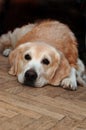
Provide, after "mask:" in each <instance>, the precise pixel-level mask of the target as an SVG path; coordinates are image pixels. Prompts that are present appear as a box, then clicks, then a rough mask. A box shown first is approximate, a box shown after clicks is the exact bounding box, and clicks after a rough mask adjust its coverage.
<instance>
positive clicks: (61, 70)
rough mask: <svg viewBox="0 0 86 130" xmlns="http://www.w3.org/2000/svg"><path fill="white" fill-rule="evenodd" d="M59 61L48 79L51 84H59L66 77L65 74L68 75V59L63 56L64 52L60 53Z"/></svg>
mask: <svg viewBox="0 0 86 130" xmlns="http://www.w3.org/2000/svg"><path fill="white" fill-rule="evenodd" d="M60 55H61V57H60V63H59V66H57V68H56V69H55V72H54V75H53V77H52V79H51V81H50V84H51V85H55V86H58V85H60V82H61V81H62V80H63V79H64V78H66V77H67V76H69V74H70V69H71V67H70V65H69V62H68V60H67V59H66V57H65V56H64V54H62V53H61V54H60Z"/></svg>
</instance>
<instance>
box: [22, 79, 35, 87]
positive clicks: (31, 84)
mask: <svg viewBox="0 0 86 130" xmlns="http://www.w3.org/2000/svg"><path fill="white" fill-rule="evenodd" d="M23 84H24V85H26V86H28V87H36V86H35V82H32V81H27V80H26V79H25V80H24V83H23Z"/></svg>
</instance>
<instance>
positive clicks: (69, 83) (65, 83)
mask: <svg viewBox="0 0 86 130" xmlns="http://www.w3.org/2000/svg"><path fill="white" fill-rule="evenodd" d="M61 86H62V87H63V88H70V89H72V90H76V89H77V82H76V80H75V79H72V78H69V77H68V78H65V79H63V80H62V82H61Z"/></svg>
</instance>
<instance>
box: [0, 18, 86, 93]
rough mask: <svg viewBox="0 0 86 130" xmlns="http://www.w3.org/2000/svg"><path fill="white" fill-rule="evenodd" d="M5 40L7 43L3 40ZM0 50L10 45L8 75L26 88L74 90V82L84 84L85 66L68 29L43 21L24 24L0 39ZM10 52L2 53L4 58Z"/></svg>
mask: <svg viewBox="0 0 86 130" xmlns="http://www.w3.org/2000/svg"><path fill="white" fill-rule="evenodd" d="M6 40H7V41H6ZM0 41H1V44H0V46H1V49H3V48H4V47H6V46H10V44H11V45H12V46H13V48H14V50H13V51H12V52H11V53H10V55H9V61H10V65H11V68H10V70H9V74H11V75H16V76H17V78H18V81H19V82H20V83H22V84H26V85H29V86H35V87H42V86H45V85H47V84H50V85H53V86H58V85H61V86H63V87H64V88H71V89H72V90H76V89H77V82H79V83H80V84H81V85H84V86H85V85H86V82H85V81H84V78H83V77H86V76H85V75H84V76H83V73H84V72H85V67H84V64H83V63H82V61H81V60H80V59H79V57H78V49H77V40H76V38H75V36H74V34H73V32H72V31H71V30H70V29H69V27H68V26H66V25H64V24H63V23H60V22H58V21H53V20H51V21H50V20H47V21H43V22H41V23H38V24H28V25H27V26H24V27H22V28H19V29H16V30H14V32H13V33H11V32H9V33H7V34H4V35H2V36H1V38H0ZM9 52H10V49H7V50H5V51H4V52H3V54H4V55H8V54H9Z"/></svg>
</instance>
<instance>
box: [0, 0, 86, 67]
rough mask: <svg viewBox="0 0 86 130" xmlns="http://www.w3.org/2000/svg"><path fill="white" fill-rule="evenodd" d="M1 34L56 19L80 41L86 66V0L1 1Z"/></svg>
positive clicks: (81, 52)
mask: <svg viewBox="0 0 86 130" xmlns="http://www.w3.org/2000/svg"><path fill="white" fill-rule="evenodd" d="M0 1H2V2H0V34H3V33H6V32H7V31H9V30H13V29H14V28H16V27H21V26H22V25H24V24H27V23H28V22H36V21H38V20H42V19H56V20H59V21H61V22H63V23H65V24H67V25H68V26H69V27H70V28H71V30H72V31H73V32H74V33H75V36H76V37H77V40H78V43H79V45H78V48H79V55H80V57H81V59H83V61H84V63H85V64H86V41H85V37H86V34H85V33H86V32H85V31H86V0H0Z"/></svg>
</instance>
